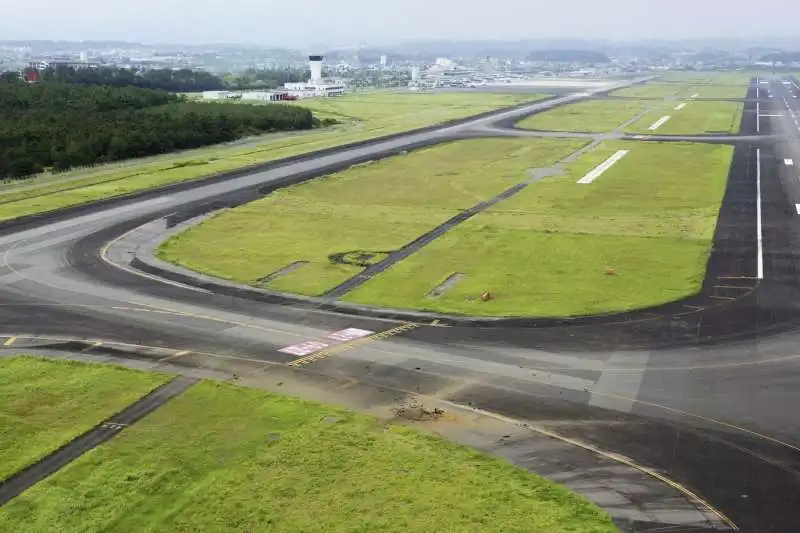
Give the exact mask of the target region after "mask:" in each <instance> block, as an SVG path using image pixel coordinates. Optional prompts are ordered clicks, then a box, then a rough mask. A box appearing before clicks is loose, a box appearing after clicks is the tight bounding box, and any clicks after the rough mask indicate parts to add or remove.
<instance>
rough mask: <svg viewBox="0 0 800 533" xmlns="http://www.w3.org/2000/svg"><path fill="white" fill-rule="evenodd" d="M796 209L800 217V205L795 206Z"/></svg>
mask: <svg viewBox="0 0 800 533" xmlns="http://www.w3.org/2000/svg"><path fill="white" fill-rule="evenodd" d="M794 208H795V210H796V211H797V214H798V215H800V204H794Z"/></svg>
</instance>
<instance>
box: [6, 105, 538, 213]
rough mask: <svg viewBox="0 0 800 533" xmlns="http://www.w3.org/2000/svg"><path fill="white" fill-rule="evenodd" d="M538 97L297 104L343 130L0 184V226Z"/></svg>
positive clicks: (266, 138)
mask: <svg viewBox="0 0 800 533" xmlns="http://www.w3.org/2000/svg"><path fill="white" fill-rule="evenodd" d="M544 96H545V95H531V94H526V95H522V94H469V93H436V94H431V93H422V94H413V93H369V94H364V95H360V94H359V95H352V96H344V97H341V98H335V99H334V98H331V99H320V100H309V101H304V102H301V103H300V104H299V105H302V106H304V107H308V108H310V109H312V110H314V111H317V112H318V113H319V114H320V115H321V116H322V117H323V118H324V117H337V118H339V120H341V121H343V122H345V124H343V125H341V126H336V127H332V128H326V129H320V130H315V131H311V132H303V133H297V134H274V135H267V136H264V137H262V138H261V139H260V140H258V141H257V142H256V141H253V142H247V143H246V144H245V145H236V144H235V145H233V146H215V147H208V148H201V149H198V150H191V151H185V152H181V153H177V154H170V155H164V156H157V157H151V158H148V159H145V160H134V161H129V162H125V163H116V164H110V165H105V166H102V167H98V168H96V169H92V170H78V171H72V172H67V173H64V174H59V175H54V176H52V175H43V176H39V177H36V178H33V179H31V180H26V181H25V182H23V183H18V184H13V185H3V186H0V220H8V219H12V218H16V217H20V216H24V215H29V214H34V213H41V212H45V211H50V210H53V209H58V208H62V207H67V206H72V205H78V204H83V203H87V202H92V201H95V200H99V199H103V198H109V197H113V196H120V195H123V194H128V193H132V192H135V191H139V190H143V189H150V188H154V187H160V186H164V185H168V184H171V183H178V182H182V181H188V180H192V179H198V178H202V177H205V176H210V175H213V174H217V173H221V172H225V171H230V170H235V169H238V168H243V167H247V166H250V165H254V164H258V163H265V162H269V161H275V160H277V159H281V158H285V157H290V156H294V155H298V154H304V153H309V152H313V151H315V150H320V149H323V148H330V147H333V146H340V145H342V144H347V143H351V142H357V141H362V140H367V139H371V138H375V137H380V136H383V135H389V134H392V133H399V132H403V131H407V130H411V129H415V128H420V127H424V126H429V125H431V124H436V123H439V122H444V121H446V120H451V119H457V118H463V117H467V116H470V115H476V114H479V113H482V112H485V111H491V110H494V109H499V108H502V107H507V106H511V105H514V104H518V103H521V102H525V101H532V100H536V99H540V98H543V97H544ZM209 105H211V104H209ZM243 105H244V104H243Z"/></svg>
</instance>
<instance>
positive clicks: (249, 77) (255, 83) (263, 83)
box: [226, 68, 311, 89]
mask: <svg viewBox="0 0 800 533" xmlns="http://www.w3.org/2000/svg"><path fill="white" fill-rule="evenodd" d="M309 77H311V72H310V71H308V70H292V69H254V68H249V69H247V70H245V71H244V72H241V73H238V74H234V75H231V76H229V77H228V78H227V79H226V82H227V83H228V85H230V86H231V87H233V88H235V89H275V88H277V87H282V86H283V84H284V83H297V82H300V81H306V80H307V79H308V78H309Z"/></svg>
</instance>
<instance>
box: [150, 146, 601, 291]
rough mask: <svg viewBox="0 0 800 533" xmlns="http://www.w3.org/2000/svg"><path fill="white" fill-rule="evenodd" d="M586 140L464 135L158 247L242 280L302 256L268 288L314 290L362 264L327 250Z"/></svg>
mask: <svg viewBox="0 0 800 533" xmlns="http://www.w3.org/2000/svg"><path fill="white" fill-rule="evenodd" d="M584 142H585V141H574V140H569V141H567V140H554V139H535V140H531V139H481V140H469V141H461V142H455V143H450V144H446V145H440V146H435V147H431V148H427V149H423V150H419V151H417V152H412V153H410V154H408V155H405V156H398V157H394V158H391V159H386V160H383V161H378V162H375V163H373V164H371V165H366V166H361V167H358V168H353V169H350V170H347V171H344V172H340V173H337V174H334V175H331V176H327V177H325V178H320V179H317V180H314V181H312V182H308V183H305V184H300V185H297V186H293V187H289V188H286V189H282V190H279V191H277V192H275V193H274V194H272V195H270V196H269V197H267V198H264V199H262V200H258V201H256V202H252V203H250V204H246V205H244V206H241V207H239V208H237V209H233V210H231V211H227V212H224V213H222V214H220V215H218V216H216V217H214V218H212V219H211V220H209V221H207V222H205V223H203V224H201V225H199V226H197V227H195V228H192V229H190V230H188V231H187V232H185V233H183V234H179V235H177V236H175V237H173V238H172V239H170V240H169V241H167V243H165V245H164V246H163V247H162V249H161V251H160V256H161V257H162V258H163V259H166V260H168V261H173V262H175V263H178V264H180V265H183V266H185V267H187V268H191V269H193V270H198V271H202V272H206V273H208V274H211V275H215V276H219V277H222V278H226V279H232V280H235V281H239V282H244V283H250V284H255V283H256V282H257V281H258V280H259V279H261V278H264V277H265V276H267V275H268V274H270V273H272V272H275V271H278V270H280V269H282V268H284V267H286V266H288V265H290V264H292V263H294V262H296V261H308V264H306V265H304V266H302V267H300V268H298V269H297V270H295V271H293V272H291V273H288V274H286V275H284V276H281V277H279V278H277V279H275V280H274V281H272V282H271V283H269V284H268V285H267V288H269V289H273V290H279V291H288V292H297V293H301V294H308V295H319V294H322V293H324V292H325V291H326V290H328V289H331V288H333V287H334V286H336V285H338V284H339V283H341V282H343V281H345V280H346V279H348V278H350V277H352V276H354V275H356V274H357V273H358V272H360V271H361V268H360V267H357V266H352V265H340V264H332V263H331V262H330V261H329V259H328V256H329V255H330V254H335V253H342V252H350V251H370V252H388V251H392V250H396V249H399V248H401V247H402V246H403V245H405V244H407V243H409V242H411V241H412V240H414V239H415V238H416V237H418V236H419V235H420V234H422V233H425V232H427V231H429V230H430V229H432V228H434V227H435V226H437V225H439V224H441V223H443V222H444V221H446V220H447V219H449V218H451V217H453V216H455V215H456V214H457V213H459V212H460V211H461V210H463V209H466V208H469V207H472V206H473V205H475V204H477V203H479V202H481V201H483V200H486V199H488V198H491V197H492V196H494V195H496V194H498V193H500V192H502V191H503V190H505V189H507V188H509V187H511V186H513V185H515V184H517V183H519V182H522V181H524V180H525V179H526V178H527V177H528V174H527V171H528V169H530V168H532V167H547V166H549V165H552V164H553V163H555V162H556V161H558V160H560V159H561V158H563V157H565V156H566V155H568V154H569V153H571V152H573V151H574V150H576V149H577V148H579V147H580V146H581V145H583V144H584Z"/></svg>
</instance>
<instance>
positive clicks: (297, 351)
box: [278, 341, 330, 357]
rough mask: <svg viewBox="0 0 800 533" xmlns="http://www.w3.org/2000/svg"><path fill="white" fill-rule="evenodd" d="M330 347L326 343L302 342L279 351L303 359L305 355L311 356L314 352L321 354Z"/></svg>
mask: <svg viewBox="0 0 800 533" xmlns="http://www.w3.org/2000/svg"><path fill="white" fill-rule="evenodd" d="M328 346H330V344H328V343H326V342H319V341H306V342H301V343H300V344H293V345H292V346H287V347H285V348H281V349H280V350H278V351H279V352H282V353H286V354H289V355H296V356H297V357H302V356H305V355H310V354H312V353H314V352H319V351H321V350H324V349H325V348H327V347H328Z"/></svg>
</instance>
